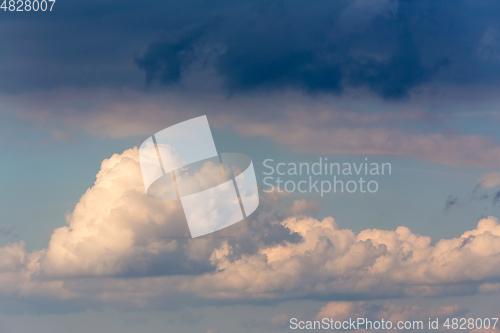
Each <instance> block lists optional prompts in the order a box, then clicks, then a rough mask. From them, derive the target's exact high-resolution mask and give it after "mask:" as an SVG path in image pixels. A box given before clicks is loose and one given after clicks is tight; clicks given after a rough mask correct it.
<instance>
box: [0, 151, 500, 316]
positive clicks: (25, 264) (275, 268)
mask: <svg viewBox="0 0 500 333" xmlns="http://www.w3.org/2000/svg"><path fill="white" fill-rule="evenodd" d="M284 199H285V198H283V197H281V196H280V195H279V194H277V193H274V194H270V195H269V196H265V197H263V198H262V200H261V202H262V206H261V207H260V208H259V210H258V211H257V212H256V213H255V214H254V215H253V216H251V218H249V219H247V220H246V221H245V222H242V223H238V224H236V225H234V226H233V227H230V228H228V229H226V230H223V231H221V233H220V234H217V235H214V236H216V237H206V238H201V239H189V238H186V237H185V231H186V230H187V229H186V224H185V220H184V218H183V216H182V213H181V212H182V211H181V210H180V207H179V206H178V205H177V204H176V203H175V202H168V201H156V200H153V199H150V198H148V197H147V195H146V194H145V193H144V188H143V184H142V180H141V174H140V167H139V163H138V151H137V148H134V149H129V150H126V151H125V152H124V153H122V154H115V155H113V156H112V157H111V158H109V159H106V160H104V161H103V163H102V166H101V170H100V171H99V173H98V175H97V178H96V182H95V184H94V186H93V187H92V188H90V189H89V190H87V192H86V193H85V194H84V195H83V196H82V198H81V199H80V201H79V203H78V204H77V205H76V207H75V209H74V211H73V212H72V213H70V214H69V215H68V216H67V223H68V225H67V226H65V227H61V228H58V229H56V230H55V231H54V233H53V234H52V237H51V240H50V242H49V246H48V248H47V249H43V250H40V251H35V252H32V253H29V252H27V251H26V250H25V246H24V243H23V242H17V243H13V244H9V245H6V246H4V247H2V248H0V253H1V256H0V258H2V260H1V261H0V293H2V295H4V296H5V297H10V298H14V299H19V300H20V301H23V300H26V301H29V300H31V299H33V298H37V299H47V300H51V301H53V302H69V303H70V304H73V306H77V305H78V304H80V306H81V305H82V304H85V306H89V307H90V306H98V305H102V304H107V305H113V306H117V307H147V306H155V307H180V306H183V304H184V305H187V304H191V305H193V304H199V305H202V304H205V303H206V302H212V303H213V302H219V303H220V304H231V303H234V302H242V303H248V302H254V301H255V302H262V301H268V302H270V301H272V302H275V301H284V300H289V299H325V298H329V299H331V298H332V297H335V299H337V300H353V299H360V300H369V299H378V298H384V299H385V298H388V297H389V298H398V297H408V296H410V297H411V296H414V295H419V296H447V295H464V294H474V293H476V292H478V290H479V291H481V292H484V291H485V290H487V289H488V288H489V289H491V287H490V286H489V285H487V284H488V283H489V284H495V283H497V282H498V281H500V262H499V260H500V255H499V254H500V222H499V221H498V219H496V218H495V217H489V218H485V219H482V220H480V221H479V223H478V225H477V228H475V229H473V230H470V231H467V232H465V233H464V234H463V235H461V236H460V237H456V238H451V239H440V240H437V241H436V242H433V241H432V239H431V238H430V237H426V236H422V235H418V234H415V233H413V232H412V231H411V230H410V229H408V228H407V227H404V226H401V227H399V228H397V229H396V230H378V229H367V230H363V231H361V232H359V233H357V234H356V233H354V232H353V231H351V230H349V229H343V228H341V227H340V226H339V225H338V223H337V222H336V221H335V220H334V219H333V218H332V217H327V218H325V219H323V220H322V221H320V220H317V219H315V218H312V217H308V215H311V214H316V213H317V203H314V202H307V201H303V200H299V201H297V200H295V201H293V200H292V201H290V200H284ZM228 236H231V237H228ZM489 289H488V290H489ZM174 299H175V300H176V301H175V304H174V303H172V300H174ZM30 304H31V305H30V306H32V307H33V306H36V304H37V303H36V302H35V303H33V302H32V303H30ZM353 306H355V307H358V308H359V309H363V305H362V303H359V304H357V303H331V304H330V305H329V306H327V307H325V308H324V309H323V310H324V311H325V313H327V312H328V313H336V315H338V316H344V315H346V314H347V313H349V311H354V310H352V309H353V308H352V307H353ZM356 311H358V310H356ZM359 311H361V310H359Z"/></svg>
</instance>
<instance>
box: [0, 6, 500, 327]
mask: <svg viewBox="0 0 500 333" xmlns="http://www.w3.org/2000/svg"><path fill="white" fill-rule="evenodd" d="M499 15H500V3H498V2H497V1H486V0H485V1H480V2H478V1H444V0H443V1H425V0H424V1H419V2H415V1H387V0H374V1H367V0H355V1H323V0H320V1H316V2H303V1H294V0H292V1H211V2H207V1H191V0H188V1H152V0H146V1H142V2H140V3H138V2H132V1H127V0H126V1H116V0H101V1H94V0H89V1H85V2H74V1H63V0H59V1H56V3H55V4H54V6H53V10H52V11H46V12H41V11H39V12H33V11H31V12H26V11H24V12H17V11H16V12H10V11H9V10H6V11H4V10H3V9H1V10H0V40H1V44H0V152H1V156H2V157H1V162H2V163H0V318H1V319H0V332H2V333H3V332H9V333H10V332H88V331H93V332H106V333H108V332H110V333H112V332H138V331H141V332H142V331H145V332H201V333H224V332H289V331H292V330H291V329H290V325H289V323H290V319H291V318H298V319H299V320H304V321H306V320H318V319H321V318H337V319H338V320H344V319H346V318H356V317H366V318H370V319H373V320H376V319H380V318H385V319H390V320H394V321H398V320H427V319H428V318H430V317H431V318H433V319H435V318H439V319H440V320H441V322H444V321H445V320H446V318H453V317H457V318H461V317H464V318H487V317H488V318H498V316H499V314H500V301H499V297H498V296H499V293H500V269H499V267H500V262H499V261H500V259H499V258H500V222H499V220H498V219H499V218H500V170H499V169H500V168H499V167H500V134H499V132H498V126H499V124H500V111H499V105H500V98H499V97H498V96H499V94H498V87H499V86H500V25H499V23H498V17H499ZM202 115H206V116H207V119H208V121H209V124H210V127H211V130H212V134H213V138H214V141H215V144H216V146H217V150H218V152H236V153H244V154H247V155H248V156H250V157H251V158H252V161H253V165H254V167H255V173H256V177H257V182H258V184H259V193H260V206H259V208H258V209H257V211H256V212H255V213H253V214H252V215H250V216H249V217H248V218H246V219H245V220H244V221H242V222H239V223H237V224H235V225H233V226H231V227H229V228H228V229H227V230H226V233H225V234H218V233H215V234H214V235H211V236H207V237H201V238H196V239H190V238H186V237H178V235H179V234H182V233H183V232H184V231H185V230H186V229H185V228H186V226H187V224H186V219H185V216H184V213H183V210H182V206H181V205H180V203H179V202H177V201H161V200H154V199H152V198H149V197H148V196H147V195H146V191H145V188H144V184H143V179H142V176H141V169H140V160H139V153H138V147H139V146H140V145H141V143H142V142H143V141H144V140H146V139H147V138H148V137H150V136H151V135H153V134H154V133H157V132H158V131H160V130H162V129H164V128H168V127H170V126H172V125H175V124H177V123H179V122H182V121H186V120H189V119H192V118H195V117H198V116H202ZM320 159H321V161H322V162H325V161H326V159H327V160H328V161H329V163H334V162H338V163H340V164H343V163H347V164H351V165H360V163H361V164H362V163H375V164H378V165H380V164H382V163H390V165H391V173H390V174H385V175H368V176H367V177H366V180H368V181H369V180H373V181H376V182H377V184H378V188H377V191H376V192H375V193H361V192H360V191H355V192H354V193H346V192H344V193H341V192H336V193H333V192H330V193H326V194H324V195H320V193H318V192H315V191H310V192H311V193H299V192H298V191H294V192H293V193H287V192H286V191H284V192H281V191H278V190H277V188H274V191H271V189H270V184H271V185H274V184H276V183H275V182H276V177H277V176H278V175H277V174H274V175H272V177H275V178H273V179H272V180H269V179H268V180H267V181H265V178H266V177H267V176H269V175H268V174H266V172H268V171H269V168H266V166H265V164H264V163H266V164H267V165H271V166H273V168H276V166H277V165H278V164H279V163H284V165H283V170H288V166H289V165H290V164H293V163H297V164H299V163H308V164H309V165H312V164H313V163H317V162H318V161H319V160H320ZM265 161H267V162H265ZM308 176H309V175H282V176H281V175H280V177H281V178H282V180H283V181H284V182H286V181H291V182H293V183H295V184H297V183H298V182H300V181H308V180H309V179H308ZM313 177H314V180H317V181H319V182H321V181H333V179H332V177H331V175H313ZM339 179H340V180H342V181H344V182H347V181H349V180H354V181H356V180H358V179H359V176H358V175H341V176H340V177H339ZM422 331H426V330H422ZM466 331H471V332H476V333H478V332H498V331H499V329H498V328H497V329H496V330H480V329H467V330H466Z"/></svg>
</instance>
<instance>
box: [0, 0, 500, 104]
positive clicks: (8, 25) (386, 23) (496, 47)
mask: <svg viewBox="0 0 500 333" xmlns="http://www.w3.org/2000/svg"><path fill="white" fill-rule="evenodd" d="M54 7H55V8H54V12H53V13H45V14H43V15H42V14H41V13H37V14H36V15H35V13H30V14H26V15H23V16H22V15H19V14H15V15H14V13H6V14H5V17H6V19H3V18H2V19H3V21H1V22H0V28H1V29H0V31H1V32H0V37H1V38H2V42H3V45H2V52H1V53H0V90H2V91H4V92H6V91H7V92H18V91H26V90H33V89H55V88H61V87H64V88H68V87H101V86H103V87H110V88H121V87H135V88H136V89H142V86H141V85H143V84H144V73H145V74H146V81H147V82H149V83H152V84H154V82H159V83H161V84H166V85H171V84H176V83H181V82H182V79H183V77H184V76H185V75H186V73H189V71H190V68H191V67H192V65H193V64H199V63H201V64H203V65H204V66H210V67H211V68H213V69H214V70H215V73H216V74H217V75H218V76H219V77H221V78H222V80H223V84H224V86H225V88H226V90H227V91H228V92H247V91H255V90H266V91H269V90H276V89H278V90H279V89H287V88H295V89H299V90H303V91H308V92H312V93H316V92H319V93H321V92H327V93H342V92H343V91H344V90H345V89H346V88H366V89H368V90H370V91H371V92H372V93H375V94H378V95H380V96H382V97H384V98H401V97H404V96H405V95H407V94H408V92H409V91H411V90H414V89H416V88H418V87H420V86H422V85H423V84H426V83H438V84H448V83H454V84H463V85H474V84H479V83H480V84H482V85H488V84H489V85H493V84H496V83H498V78H499V77H500V76H499V74H500V25H499V24H497V23H496V22H497V18H498V16H499V14H500V3H498V2H495V1H481V2H477V1H419V2H415V1H391V0H377V1H364V0H358V1H316V2H300V1H294V0H290V1H281V0H278V1H251V2H250V1H238V2H234V1H215V2H203V1H169V2H160V1H152V0H148V1H144V2H140V3H138V2H132V1H115V0H113V1H99V2H97V1H88V2H84V3H66V2H60V3H59V2H58V3H56V5H55V6H54ZM148 45H149V46H148ZM211 48H212V49H214V50H216V51H214V52H209V54H210V57H212V58H211V59H210V61H207V59H206V57H207V52H205V51H203V50H206V49H211ZM214 54H215V56H214ZM141 72H142V73H141ZM207 84H208V85H210V84H212V83H211V82H210V83H207Z"/></svg>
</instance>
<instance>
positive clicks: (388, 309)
mask: <svg viewBox="0 0 500 333" xmlns="http://www.w3.org/2000/svg"><path fill="white" fill-rule="evenodd" d="M468 311H469V310H468V309H466V308H464V307H463V306H461V305H447V306H441V307H438V308H426V307H423V306H420V305H413V306H403V305H397V304H395V303H393V302H391V301H387V302H385V303H383V304H374V303H367V302H359V301H358V302H328V303H327V304H326V305H325V306H324V307H323V308H321V310H320V311H319V313H318V314H317V315H316V317H315V320H321V319H323V318H331V319H334V320H336V321H337V320H338V321H344V320H348V319H349V318H368V319H369V320H372V321H373V320H381V319H384V320H386V321H391V322H392V323H393V325H394V326H396V323H397V322H398V321H407V320H424V321H425V320H428V318H432V319H436V318H439V319H441V318H449V317H454V316H460V315H464V314H466V313H467V312H468Z"/></svg>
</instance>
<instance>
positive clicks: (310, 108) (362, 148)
mask: <svg viewBox="0 0 500 333" xmlns="http://www.w3.org/2000/svg"><path fill="white" fill-rule="evenodd" d="M53 97H54V98H46V99H47V100H46V101H44V102H40V101H38V97H36V96H25V95H21V96H15V97H6V98H5V99H4V103H5V105H8V106H11V109H10V112H12V113H15V114H16V116H17V117H22V118H23V119H30V120H32V121H36V122H37V123H41V124H45V126H47V127H50V130H51V131H53V130H54V128H53V127H56V128H59V130H64V132H78V131H80V130H82V129H83V131H85V132H86V133H87V134H90V135H95V136H99V137H107V138H109V137H111V138H122V137H133V136H139V135H140V136H146V135H150V134H151V133H156V132H157V131H159V130H162V129H163V128H165V127H168V126H170V125H174V124H175V123H177V122H181V121H184V120H187V119H190V118H194V117H197V116H199V115H202V114H207V115H208V119H209V121H210V124H211V126H212V127H213V128H217V129H219V130H223V131H233V132H236V134H237V135H239V136H241V137H243V138H253V137H264V138H266V139H268V140H271V141H272V142H274V144H275V146H276V148H281V149H286V150H288V151H291V152H299V153H308V154H362V155H369V154H373V155H388V156H407V157H411V158H415V159H419V160H424V161H429V162H432V163H438V164H443V165H448V166H461V165H465V166H472V167H478V168H495V167H498V165H500V158H499V157H498V156H500V145H499V144H498V142H497V141H496V140H495V139H494V138H493V137H489V136H485V135H484V134H483V133H477V134H467V135H463V134H459V133H458V132H456V131H444V130H443V131H439V130H438V131H433V132H429V131H422V130H421V128H422V127H425V126H427V124H428V123H429V122H433V123H434V124H440V126H444V127H446V126H447V125H448V122H447V120H445V119H444V118H441V117H438V116H437V115H435V114H432V113H430V112H428V111H425V110H423V109H418V108H417V109H411V108H410V109H408V108H407V107H403V108H402V109H399V108H393V109H391V110H388V111H384V112H374V111H371V112H369V111H367V110H364V109H363V108H360V110H349V109H348V110H342V109H339V107H340V106H336V105H335V104H336V103H340V102H339V101H337V102H335V99H330V98H327V97H325V98H324V99H321V100H317V99H315V98H312V97H310V96H306V95H302V94H300V93H298V92H287V93H283V94H268V95H259V96H253V97H248V96H238V97H234V98H231V99H225V98H223V97H222V96H220V95H217V96H215V95H211V94H209V95H208V96H207V95H197V96H194V95H189V94H185V92H181V91H179V92H176V93H172V94H165V95H162V94H151V95H147V96H144V95H142V94H138V93H135V92H133V91H125V92H113V91H95V92H76V91H72V92H70V91H67V92H66V93H63V92H59V93H57V94H55V95H54V96H53ZM86 100H93V102H94V104H95V105H92V106H89V107H88V109H87V110H86V112H84V113H79V112H78V110H76V109H75V105H80V104H81V103H85V101H86ZM344 102H345V101H344ZM342 103H343V102H342ZM342 103H340V104H342ZM379 106H380V105H379ZM54 110H59V111H58V112H54ZM137 110H141V112H137ZM200 110H201V111H202V112H200ZM234 110H238V111H239V112H234ZM256 110H257V111H256Z"/></svg>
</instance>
